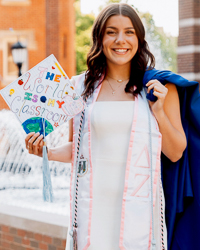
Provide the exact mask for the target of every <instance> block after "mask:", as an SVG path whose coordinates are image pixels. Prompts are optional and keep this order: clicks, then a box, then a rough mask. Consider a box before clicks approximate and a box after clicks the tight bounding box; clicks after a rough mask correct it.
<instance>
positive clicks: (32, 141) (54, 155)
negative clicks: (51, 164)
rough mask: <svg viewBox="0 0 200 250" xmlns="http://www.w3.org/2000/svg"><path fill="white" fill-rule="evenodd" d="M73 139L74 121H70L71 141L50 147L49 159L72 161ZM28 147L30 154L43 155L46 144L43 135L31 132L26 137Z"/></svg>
mask: <svg viewBox="0 0 200 250" xmlns="http://www.w3.org/2000/svg"><path fill="white" fill-rule="evenodd" d="M72 141H73V121H72V119H71V120H70V121H69V142H68V143H66V144H64V145H62V146H60V147H56V148H48V159H49V160H50V161H60V162H67V163H71V161H72ZM25 143H26V148H27V149H28V151H29V154H34V155H37V156H40V157H42V147H43V145H44V141H43V135H39V133H34V132H32V133H29V134H28V135H27V137H26V139H25Z"/></svg>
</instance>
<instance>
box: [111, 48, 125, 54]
mask: <svg viewBox="0 0 200 250" xmlns="http://www.w3.org/2000/svg"><path fill="white" fill-rule="evenodd" d="M113 50H114V51H115V52H118V53H126V52H127V51H128V49H113Z"/></svg>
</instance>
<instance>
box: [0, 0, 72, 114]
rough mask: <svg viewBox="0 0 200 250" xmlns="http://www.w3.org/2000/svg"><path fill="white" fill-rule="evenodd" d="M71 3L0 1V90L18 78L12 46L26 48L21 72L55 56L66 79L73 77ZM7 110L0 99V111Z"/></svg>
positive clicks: (40, 0)
mask: <svg viewBox="0 0 200 250" xmlns="http://www.w3.org/2000/svg"><path fill="white" fill-rule="evenodd" d="M73 4H74V0H57V1H55V0H0V88H3V87H4V86H6V85H7V84H9V83H11V82H12V81H13V80H15V79H16V78H17V75H18V68H17V66H16V65H15V64H14V62H13V58H12V53H11V46H12V45H13V44H14V43H16V42H17V41H18V40H19V41H20V42H21V43H22V44H24V45H25V46H26V47H27V58H26V61H25V62H24V63H23V67H22V73H23V72H25V71H27V70H28V69H30V68H32V67H33V66H35V65H36V64H37V63H39V62H40V61H42V60H43V59H44V58H46V57H47V56H49V55H50V54H54V55H55V57H56V58H57V60H58V61H59V63H60V64H61V65H62V67H63V69H64V70H65V72H66V73H67V75H68V76H69V77H71V76H72V75H75V72H76V59H75V42H74V41H75V13H74V6H73ZM5 107H7V105H6V104H5V102H4V101H3V99H2V97H0V109H2V108H5Z"/></svg>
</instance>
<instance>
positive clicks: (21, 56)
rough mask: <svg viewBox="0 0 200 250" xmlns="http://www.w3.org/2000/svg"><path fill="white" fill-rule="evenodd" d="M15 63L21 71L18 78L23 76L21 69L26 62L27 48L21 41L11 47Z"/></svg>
mask: <svg viewBox="0 0 200 250" xmlns="http://www.w3.org/2000/svg"><path fill="white" fill-rule="evenodd" d="M11 50H12V56H13V61H14V63H15V64H16V65H17V67H18V69H19V73H18V76H21V75H22V73H21V68H22V64H23V62H24V61H25V60H26V46H24V45H22V44H21V43H20V42H19V41H18V42H17V43H15V44H13V46H12V47H11Z"/></svg>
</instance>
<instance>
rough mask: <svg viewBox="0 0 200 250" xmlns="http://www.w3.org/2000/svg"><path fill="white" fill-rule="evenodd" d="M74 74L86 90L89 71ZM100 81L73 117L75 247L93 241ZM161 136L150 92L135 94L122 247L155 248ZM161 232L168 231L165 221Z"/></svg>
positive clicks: (79, 86) (79, 87) (79, 89)
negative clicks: (94, 126)
mask: <svg viewBox="0 0 200 250" xmlns="http://www.w3.org/2000/svg"><path fill="white" fill-rule="evenodd" d="M73 79H74V81H75V86H76V90H77V92H78V93H79V94H81V93H82V92H83V89H84V80H85V74H82V75H80V76H76V77H74V78H73ZM102 79H103V78H102ZM102 79H101V80H100V81H102ZM98 83H99V82H97V83H96V84H97V85H96V86H97V88H96V89H95V90H94V93H93V95H92V96H90V97H89V98H88V99H87V107H86V108H85V110H84V112H83V113H80V114H78V115H76V116H75V118H74V121H73V155H72V169H71V183H70V184H71V185H70V229H71V231H70V235H71V236H72V240H71V249H79V250H82V249H84V250H86V249H87V248H88V247H89V245H90V236H91V219H92V201H93V167H92V160H91V112H92V108H93V105H94V103H95V101H96V99H97V96H98V93H99V91H100V88H101V84H100V85H99V84H98ZM161 137H162V136H161V134H160V132H159V129H158V124H157V121H156V119H155V117H154V116H153V115H152V113H151V112H150V110H149V106H148V103H147V100H146V96H145V93H144V92H142V93H141V95H138V96H137V97H135V107H134V117H133V123H132V129H131V135H130V141H129V149H128V156H127V163H126V173H125V182H124V183H125V184H124V192H123V201H122V214H121V228H120V239H119V247H120V249H123V250H125V249H126V250H132V249H140V250H147V249H148V250H150V249H155V239H154V224H153V208H154V207H155V200H156V190H157V188H160V187H158V185H157V183H159V181H158V178H160V154H161ZM80 146H81V147H80ZM160 207H161V205H160ZM77 229H78V230H77ZM160 231H161V232H162V221H161V220H160ZM156 245H157V247H158V249H162V245H163V243H162V236H161V238H160V241H159V242H156Z"/></svg>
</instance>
